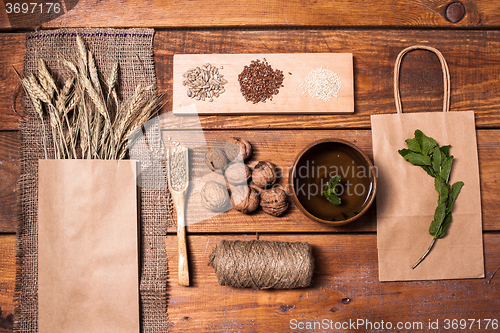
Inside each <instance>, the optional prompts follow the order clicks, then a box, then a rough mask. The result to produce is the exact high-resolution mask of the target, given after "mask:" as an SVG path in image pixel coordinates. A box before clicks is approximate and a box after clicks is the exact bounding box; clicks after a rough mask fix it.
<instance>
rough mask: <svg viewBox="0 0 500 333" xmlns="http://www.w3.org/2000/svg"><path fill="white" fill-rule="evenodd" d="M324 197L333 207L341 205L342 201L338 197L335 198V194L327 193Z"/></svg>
mask: <svg viewBox="0 0 500 333" xmlns="http://www.w3.org/2000/svg"><path fill="white" fill-rule="evenodd" d="M325 197H326V199H327V200H328V201H330V202H331V203H332V204H334V205H337V206H338V205H340V204H341V203H342V200H341V199H340V198H339V197H338V196H336V195H335V194H332V193H327V194H325Z"/></svg>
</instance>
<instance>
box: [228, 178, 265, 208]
mask: <svg viewBox="0 0 500 333" xmlns="http://www.w3.org/2000/svg"><path fill="white" fill-rule="evenodd" d="M259 201H260V200H259V192H257V191H256V190H255V189H253V188H250V187H248V186H247V185H237V186H232V187H231V204H232V205H233V207H234V209H236V210H237V211H240V212H242V213H245V214H248V213H251V212H253V211H254V210H256V209H257V208H259Z"/></svg>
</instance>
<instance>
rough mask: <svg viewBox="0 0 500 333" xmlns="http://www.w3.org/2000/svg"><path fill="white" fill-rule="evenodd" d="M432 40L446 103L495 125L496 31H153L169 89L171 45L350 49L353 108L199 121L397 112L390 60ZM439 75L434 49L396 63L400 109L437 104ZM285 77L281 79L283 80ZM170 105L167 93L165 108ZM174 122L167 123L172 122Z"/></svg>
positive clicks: (267, 123)
mask: <svg viewBox="0 0 500 333" xmlns="http://www.w3.org/2000/svg"><path fill="white" fill-rule="evenodd" d="M416 44H423V45H430V46H434V47H436V48H438V49H439V50H440V51H441V52H442V53H443V55H444V57H445V58H446V60H447V62H448V66H449V68H450V76H451V87H452V88H451V110H452V111H453V110H462V111H463V110H474V111H475V112H476V124H477V126H478V127H479V128H492V127H498V126H499V125H500V119H499V118H498V112H497V110H498V107H499V106H500V83H499V81H498V79H497V78H498V77H499V75H500V52H498V50H500V33H499V34H497V31H442V30H437V31H436V30H424V31H415V30H376V31H373V30H286V29H284V30H273V31H232V30H221V31H186V32H183V33H179V32H177V31H176V32H167V31H165V32H163V33H158V34H157V35H156V36H155V46H154V50H155V60H156V66H157V79H158V82H159V84H160V86H161V87H164V89H167V91H170V87H171V84H172V72H171V67H172V59H173V55H174V54H176V53H265V52H352V53H353V56H354V78H355V82H354V98H355V112H354V114H353V115H311V116H297V115H289V116H270V117H262V116H258V115H256V116H247V117H243V118H242V117H235V116H213V117H207V116H205V117H200V121H201V124H202V126H203V127H204V128H213V129H227V128H234V129H237V128H253V129H256V128H264V129H265V128H269V127H271V128H311V129H316V128H369V127H370V115H371V114H378V113H392V112H396V109H395V106H394V94H393V82H394V79H393V71H394V62H395V60H396V57H397V55H398V53H399V52H400V51H401V50H403V49H404V48H405V47H407V46H410V45H416ZM442 82H443V80H442V74H441V68H440V65H439V62H438V60H437V58H436V56H435V55H433V54H432V53H430V52H427V51H413V52H412V53H410V54H408V55H407V56H405V58H404V59H403V62H402V67H401V94H402V100H403V109H404V112H424V111H439V110H442V99H443V91H442V87H443V83H442ZM284 84H286V82H284ZM171 108H172V104H171V100H169V101H168V103H167V107H166V109H167V110H170V109H171ZM179 125H180V124H179V123H176V122H172V123H171V127H172V128H176V127H178V126H179Z"/></svg>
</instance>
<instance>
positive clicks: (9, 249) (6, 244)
mask: <svg viewBox="0 0 500 333" xmlns="http://www.w3.org/2000/svg"><path fill="white" fill-rule="evenodd" d="M15 246H16V236H15V235H6V234H0V258H1V259H0V277H1V278H0V333H2V332H12V324H13V316H14V290H15V283H16V258H15Z"/></svg>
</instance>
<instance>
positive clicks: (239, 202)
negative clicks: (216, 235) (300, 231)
mask: <svg viewBox="0 0 500 333" xmlns="http://www.w3.org/2000/svg"><path fill="white" fill-rule="evenodd" d="M251 155H252V146H251V144H250V143H249V142H248V141H247V140H245V139H242V138H231V139H230V140H229V141H227V142H225V143H224V145H223V147H221V148H218V147H210V148H209V149H208V151H207V153H206V154H205V163H206V164H207V166H208V167H209V168H210V169H211V170H212V171H214V172H217V173H220V174H223V175H224V178H225V180H226V186H224V185H223V184H221V183H218V182H214V181H210V182H207V183H205V185H204V186H203V188H202V190H201V202H202V204H203V206H205V208H207V209H209V210H211V211H214V212H220V211H224V210H225V209H226V207H227V206H228V205H229V202H230V203H231V205H232V207H233V208H234V209H236V210H238V211H240V212H242V213H245V214H248V213H251V212H253V211H255V210H256V209H257V208H259V206H260V207H262V210H263V211H264V212H266V213H268V214H270V215H273V216H280V215H282V214H283V213H284V212H285V211H286V210H287V208H288V201H287V199H286V193H285V191H284V190H283V189H282V188H281V187H279V186H273V185H275V184H276V180H277V179H276V178H277V177H276V166H275V165H274V164H273V163H271V162H269V161H260V162H258V163H257V164H256V165H255V166H254V168H253V170H252V169H251V168H250V167H249V166H248V165H247V164H245V161H247V160H248V159H249V158H250V156H251ZM227 189H229V191H230V193H231V194H230V195H229V194H228V191H227Z"/></svg>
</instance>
